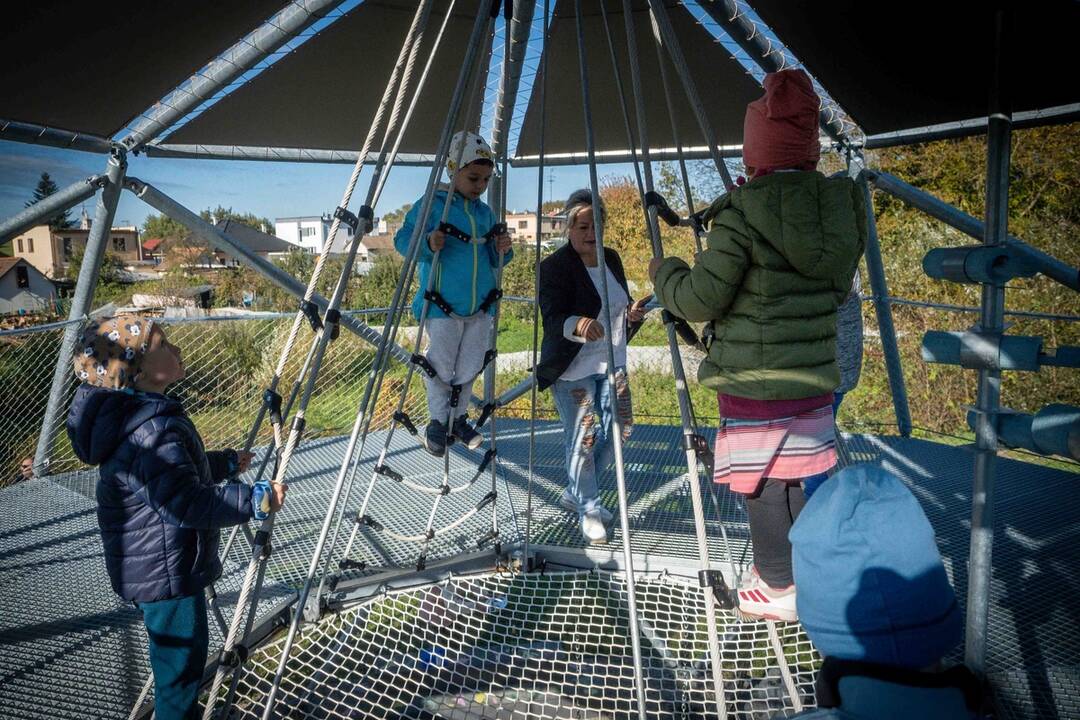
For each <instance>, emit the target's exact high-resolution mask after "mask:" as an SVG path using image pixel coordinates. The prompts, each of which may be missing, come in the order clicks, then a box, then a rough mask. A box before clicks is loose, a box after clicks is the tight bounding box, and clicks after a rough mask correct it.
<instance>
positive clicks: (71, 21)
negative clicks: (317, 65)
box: [0, 0, 282, 137]
mask: <svg viewBox="0 0 1080 720" xmlns="http://www.w3.org/2000/svg"><path fill="white" fill-rule="evenodd" d="M281 7H282V2H281V0H236V1H231V2H213V1H212V0H153V2H146V1H145V0H143V1H141V2H140V1H136V0H108V2H87V0H40V1H35V2H16V3H9V4H8V5H6V6H5V7H4V21H3V22H2V23H0V67H3V68H4V71H3V80H2V81H0V88H2V91H0V118H5V119H8V120H17V121H21V122H28V123H33V124H36V125H42V126H46V127H53V128H62V129H65V130H71V131H75V132H83V133H92V134H94V135H100V136H102V137H110V136H112V135H114V134H116V133H117V132H119V131H120V130H121V129H123V128H124V127H125V126H126V125H127V124H128V123H129V122H131V120H133V119H134V118H135V117H137V116H138V115H139V114H140V113H142V112H143V111H145V110H146V109H147V108H149V107H150V106H152V105H153V104H154V103H155V102H157V101H158V100H159V99H161V98H162V97H163V96H164V95H165V94H166V93H168V92H169V91H170V90H172V89H173V88H175V87H176V86H177V85H179V84H180V83H182V82H183V81H185V80H187V79H188V78H189V77H190V76H191V75H192V74H193V73H195V72H196V71H197V70H199V68H201V67H203V66H204V65H206V63H207V62H209V61H210V60H212V59H213V58H214V57H216V56H217V55H218V54H220V53H221V52H222V51H223V50H225V49H226V48H227V47H229V46H230V45H232V44H233V43H235V42H236V41H237V40H239V39H240V38H242V37H243V36H244V35H247V34H248V33H249V32H251V31H252V30H254V29H255V28H256V27H257V26H258V25H259V24H260V23H262V22H263V21H265V20H266V19H267V18H269V17H271V16H272V15H274V13H276V12H277V11H278V10H280V9H281Z"/></svg>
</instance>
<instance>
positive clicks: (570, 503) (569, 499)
mask: <svg viewBox="0 0 1080 720" xmlns="http://www.w3.org/2000/svg"><path fill="white" fill-rule="evenodd" d="M559 505H560V506H562V508H563V510H566V511H567V512H572V513H574V514H575V515H580V514H581V505H580V504H579V503H578V501H577V498H576V497H574V494H573V493H572V492H570V490H569V488H568V489H566V490H563V494H562V497H560V498H559ZM590 510H599V511H600V517H601V518H603V521H604V524H605V525H610V524H611V521H612V520H614V519H615V516H614V515H612V514H611V511H610V510H608V509H607V508H606V507H604V506H603V505H600V504H597V505H596V507H594V508H590Z"/></svg>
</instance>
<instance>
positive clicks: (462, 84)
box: [261, 7, 488, 720]
mask: <svg viewBox="0 0 1080 720" xmlns="http://www.w3.org/2000/svg"><path fill="white" fill-rule="evenodd" d="M485 27H488V23H487V22H485V17H484V9H483V7H481V8H480V9H479V11H478V13H477V18H476V21H475V23H474V24H473V30H472V35H471V36H470V39H469V42H468V44H467V45H466V51H465V58H464V60H463V63H464V64H463V66H462V72H461V73H460V74H459V76H458V80H457V85H456V87H455V88H454V92H453V95H452V96H451V100H450V106H449V108H448V109H447V119H446V122H445V123H444V125H443V130H442V134H441V136H440V138H439V143H438V148H439V149H438V151H437V153H436V156H435V161H434V162H435V164H433V166H432V168H431V173H430V177H429V179H428V184H427V192H426V193H425V194H424V201H423V204H422V205H421V211H420V215H419V216H418V223H417V226H416V228H415V229H414V230H413V236H412V238H411V241H410V249H409V256H408V257H407V258H406V261H405V266H404V267H403V268H402V273H403V275H402V281H401V282H399V284H398V286H397V287H396V288H395V289H394V300H393V302H392V303H391V307H390V309H389V311H388V313H387V316H386V324H385V326H384V327H383V338H384V339H383V342H382V343H381V344H380V349H379V353H378V354H376V357H375V364H374V365H373V366H372V371H371V375H370V377H369V378H368V383H367V387H366V388H365V390H364V397H363V399H362V400H361V406H360V411H359V412H358V414H357V416H356V420H355V421H354V423H353V428H352V433H351V435H350V436H349V442H348V447H347V448H346V449H345V457H344V458H343V460H342V464H341V469H340V470H339V472H338V476H337V480H336V482H335V484H334V489H333V491H332V493H331V497H330V500H329V502H328V504H327V510H326V515H325V516H324V517H323V525H322V528H321V530H320V531H319V538H318V541H317V542H316V546H315V549H314V551H313V552H312V556H311V562H310V564H309V565H308V572H307V579H306V580H305V583H304V586H303V588H302V589H301V591H300V594H299V597H298V599H297V602H296V606H295V607H296V611H295V613H294V615H293V619H292V622H291V623H290V624H289V630H288V634H287V635H286V637H285V643H284V646H283V647H282V650H281V656H280V658H279V661H278V666H277V670H276V672H275V673H274V677H273V680H272V681H271V685H270V690H269V692H268V693H267V697H266V700H265V705H264V706H263V711H262V715H261V717H262V720H270V718H272V717H274V702H275V700H276V698H277V694H278V692H279V690H280V687H281V681H282V679H283V678H284V676H285V671H286V669H287V667H288V663H289V656H290V652H291V650H292V647H293V644H294V642H295V641H296V635H297V633H298V632H299V629H300V622H301V620H302V619H303V612H304V608H305V606H306V604H307V600H308V595H309V594H310V592H311V589H312V585H313V584H314V579H315V574H316V573H317V572H318V570H319V563H320V560H321V557H322V552H323V548H324V546H325V544H326V541H327V539H328V537H329V534H330V525H331V524H332V523H333V520H334V514H335V510H336V509H337V505H338V502H339V501H340V499H341V494H342V491H343V490H344V485H345V481H346V476H347V475H348V473H349V469H350V467H349V466H350V464H351V462H352V458H353V455H354V454H355V453H356V450H357V446H358V445H361V444H362V442H363V441H362V439H361V429H362V428H363V430H364V432H363V440H366V438H367V426H368V424H369V423H370V415H371V414H373V413H368V415H367V417H365V410H373V409H374V400H375V399H376V398H374V397H373V396H372V390H373V386H374V384H375V378H376V373H377V372H378V369H379V367H380V366H381V364H382V363H385V362H386V360H387V356H386V347H387V344H388V343H389V342H390V341H391V339H392V336H393V333H392V332H391V328H390V326H391V324H392V323H393V321H394V317H395V315H397V314H398V313H399V312H400V305H401V302H400V301H401V296H402V295H403V293H404V289H405V288H406V287H407V286H408V284H409V282H410V281H411V278H412V275H411V272H412V270H413V269H414V268H415V264H416V255H417V248H418V247H419V245H418V244H419V243H420V242H423V240H421V239H420V236H421V234H422V231H423V227H424V224H425V223H426V222H427V217H428V213H429V212H430V210H431V202H432V197H433V196H434V193H435V186H436V180H437V178H438V175H439V173H440V171H441V167H440V164H441V161H442V160H443V159H444V158H445V156H446V153H447V151H448V150H447V148H449V145H450V134H451V132H452V130H453V122H454V120H456V119H457V116H458V113H459V111H460V108H461V104H462V101H463V99H464V95H465V91H466V85H467V83H468V80H469V75H470V69H471V68H472V66H473V65H474V64H475V62H476V55H477V49H478V48H479V47H480V45H481V42H482V32H483V30H484V28H485ZM375 191H376V192H377V191H378V188H375ZM449 204H450V203H449V201H447V203H446V207H449ZM445 213H446V209H445V208H444V215H445ZM443 219H444V220H445V217H444V218H443ZM433 264H434V263H433ZM421 327H422V323H421ZM417 335H419V333H417ZM369 403H370V407H369ZM365 420H367V422H365ZM360 451H361V453H362V452H363V448H362V447H361V449H360Z"/></svg>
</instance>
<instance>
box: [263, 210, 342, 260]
mask: <svg viewBox="0 0 1080 720" xmlns="http://www.w3.org/2000/svg"><path fill="white" fill-rule="evenodd" d="M333 223H334V219H333V218H332V217H330V216H329V215H313V216H308V217H290V218H277V219H276V220H274V235H276V236H277V237H279V238H281V239H282V240H284V241H285V242H287V243H290V244H292V245H296V246H298V247H301V248H303V249H304V250H306V251H308V252H310V253H314V254H316V255H321V254H322V253H323V252H331V253H344V252H347V251H348V242H349V240H351V239H352V236H353V232H352V229H351V228H350V227H349V226H348V225H345V224H344V223H342V224H341V226H340V227H339V228H338V232H337V236H336V237H335V238H333V241H332V242H331V238H330V227H331V226H332V225H333Z"/></svg>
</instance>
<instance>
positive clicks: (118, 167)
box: [34, 146, 127, 477]
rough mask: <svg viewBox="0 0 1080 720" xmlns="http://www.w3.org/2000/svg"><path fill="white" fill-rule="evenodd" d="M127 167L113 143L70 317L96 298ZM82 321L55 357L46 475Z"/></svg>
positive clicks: (41, 438) (42, 471)
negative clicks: (95, 292)
mask: <svg viewBox="0 0 1080 720" xmlns="http://www.w3.org/2000/svg"><path fill="white" fill-rule="evenodd" d="M126 171H127V154H126V153H125V152H124V150H123V148H120V147H119V146H114V147H113V151H112V154H111V155H110V156H109V162H108V165H107V166H106V171H105V186H104V188H103V189H102V191H101V195H100V196H99V197H98V202H97V210H96V211H95V212H94V224H93V225H92V226H91V227H90V234H89V236H88V237H87V239H86V250H85V251H84V252H83V260H82V266H81V267H80V268H79V277H78V279H77V280H76V281H75V296H74V297H73V298H72V299H71V310H70V311H69V312H68V320H79V319H81V318H83V317H85V316H86V313H87V311H88V310H89V309H90V303H91V302H93V300H94V290H95V289H96V288H97V282H98V275H99V274H100V273H101V261H102V259H103V258H104V257H105V245H106V241H107V240H108V238H109V230H110V229H112V222H113V216H114V215H115V214H116V205H117V203H118V202H119V201H120V190H121V188H122V183H123V182H124V173H125V172H126ZM81 330H82V324H81V323H77V322H72V323H70V324H69V325H68V326H67V327H65V328H64V338H63V340H61V342H60V353H59V354H58V355H57V357H56V368H55V369H54V370H53V379H52V387H51V388H50V389H49V402H48V404H47V405H46V406H45V419H44V420H42V423H41V434H40V435H38V443H37V450H36V451H35V452H34V474H35V475H36V476H37V477H44V476H45V475H47V474H48V469H49V454H50V451H51V450H52V444H53V439H54V438H55V437H56V428H57V420H58V419H59V416H60V411H61V407H62V406H63V405H64V400H65V398H66V397H67V387H68V383H69V382H70V381H71V378H72V370H71V359H72V357H73V356H74V353H75V343H76V342H77V341H78V339H79V333H80V332H81Z"/></svg>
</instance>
